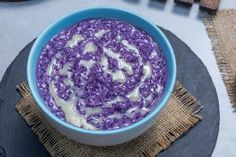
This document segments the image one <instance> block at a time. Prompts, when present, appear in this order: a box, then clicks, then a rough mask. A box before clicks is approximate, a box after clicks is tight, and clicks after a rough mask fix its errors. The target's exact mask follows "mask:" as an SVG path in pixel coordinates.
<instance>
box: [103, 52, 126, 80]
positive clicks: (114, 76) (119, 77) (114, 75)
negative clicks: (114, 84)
mask: <svg viewBox="0 0 236 157" xmlns="http://www.w3.org/2000/svg"><path fill="white" fill-rule="evenodd" d="M100 64H101V65H102V68H103V70H104V72H105V73H107V74H110V75H111V76H112V79H113V80H116V81H118V82H120V83H125V81H126V76H125V74H124V72H123V71H121V70H116V71H115V72H111V71H110V70H109V68H108V59H107V57H105V56H102V58H101V62H100Z"/></svg>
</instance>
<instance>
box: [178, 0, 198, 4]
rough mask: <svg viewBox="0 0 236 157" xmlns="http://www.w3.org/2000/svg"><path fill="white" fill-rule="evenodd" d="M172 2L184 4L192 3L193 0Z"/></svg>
mask: <svg viewBox="0 0 236 157" xmlns="http://www.w3.org/2000/svg"><path fill="white" fill-rule="evenodd" d="M174 2H175V3H179V4H184V5H192V4H193V2H194V0H175V1H174Z"/></svg>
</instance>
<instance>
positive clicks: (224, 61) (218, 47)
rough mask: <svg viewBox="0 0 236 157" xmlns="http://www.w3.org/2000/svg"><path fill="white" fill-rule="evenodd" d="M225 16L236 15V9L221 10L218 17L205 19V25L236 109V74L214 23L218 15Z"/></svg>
mask: <svg viewBox="0 0 236 157" xmlns="http://www.w3.org/2000/svg"><path fill="white" fill-rule="evenodd" d="M223 14H225V15H230V14H235V15H236V10H235V9H227V10H220V11H218V13H217V14H216V16H209V17H206V18H204V20H203V23H204V25H205V26H206V30H207V32H208V35H209V38H210V39H211V43H212V46H213V51H214V54H215V57H216V61H217V64H218V67H219V69H220V72H221V75H222V78H223V80H224V83H225V86H226V89H227V92H228V95H229V98H230V101H231V103H232V105H233V107H234V108H236V80H235V76H234V75H233V74H234V72H233V71H232V69H231V68H230V65H229V63H228V57H226V54H225V53H226V52H225V51H224V48H223V43H222V41H221V34H219V33H218V31H217V28H216V24H215V21H214V20H215V18H217V15H223ZM235 18H236V16H235ZM224 24H227V23H224ZM235 33H236V32H235ZM232 53H236V52H232ZM234 68H236V67H234Z"/></svg>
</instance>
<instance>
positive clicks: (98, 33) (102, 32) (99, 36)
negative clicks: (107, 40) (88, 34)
mask: <svg viewBox="0 0 236 157" xmlns="http://www.w3.org/2000/svg"><path fill="white" fill-rule="evenodd" d="M109 31H110V30H104V29H102V30H99V31H98V32H97V33H95V34H94V36H95V37H97V38H101V37H102V36H103V35H104V34H106V33H107V32H109Z"/></svg>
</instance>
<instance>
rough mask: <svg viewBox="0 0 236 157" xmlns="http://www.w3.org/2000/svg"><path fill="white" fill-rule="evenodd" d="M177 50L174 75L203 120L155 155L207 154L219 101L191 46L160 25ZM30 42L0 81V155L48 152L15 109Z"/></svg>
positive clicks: (215, 127)
mask: <svg viewBox="0 0 236 157" xmlns="http://www.w3.org/2000/svg"><path fill="white" fill-rule="evenodd" d="M162 30H163V31H164V33H165V34H166V36H167V37H168V39H169V40H170V42H171V45H172V46H173V49H174V51H175V54H176V59H177V65H178V72H177V79H178V80H179V81H180V82H181V83H182V84H183V85H184V86H185V87H186V88H187V89H188V90H189V91H190V93H191V94H192V95H194V96H195V97H196V98H197V99H198V100H199V101H200V103H201V104H202V105H203V106H204V108H203V110H202V111H201V115H202V116H203V118H204V119H203V121H201V122H200V123H198V125H197V126H195V127H194V128H192V129H191V130H190V131H189V132H187V133H186V134H185V135H183V136H182V137H181V138H180V139H178V140H177V141H176V142H174V144H172V145H171V146H170V147H169V148H168V149H167V150H165V151H163V152H161V153H160V154H159V155H158V157H210V156H211V154H212V152H213V150H214V147H215V143H216V139H217V135H218V130H219V104H218V98H217V94H216V90H215V87H214V85H213V82H212V80H211V77H210V75H209V73H208V71H207V69H206V67H205V66H204V64H203V63H202V62H201V60H200V59H199V58H198V57H197V56H196V55H195V54H194V53H193V52H192V50H191V49H190V48H189V47H188V46H187V45H186V44H185V43H184V42H183V41H181V40H180V39H179V38H177V37H176V36H175V35H174V34H172V33H171V32H169V31H166V30H164V29H162ZM32 44H33V42H31V43H30V44H28V45H27V46H26V47H25V48H24V49H23V50H22V51H21V52H20V53H19V55H18V56H17V57H16V59H15V60H14V61H13V62H12V63H11V65H10V66H9V68H8V69H7V71H6V73H5V75H4V77H3V79H2V82H1V83H0V99H1V101H0V157H5V156H7V157H32V156H34V157H36V156H37V157H38V156H39V157H46V156H50V155H49V153H48V152H47V151H46V149H45V148H44V147H43V146H42V145H41V144H40V142H39V141H38V139H37V137H36V136H35V135H34V134H33V133H32V131H31V130H30V128H29V127H28V126H27V125H26V123H25V122H24V120H23V118H22V117H21V116H20V115H19V114H18V113H17V112H16V110H15V105H16V103H17V102H18V101H19V100H20V99H21V96H20V94H19V93H18V92H17V91H16V90H15V87H16V85H17V84H19V83H21V82H22V81H24V80H26V61H27V56H28V54H29V50H30V48H31V46H32Z"/></svg>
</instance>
